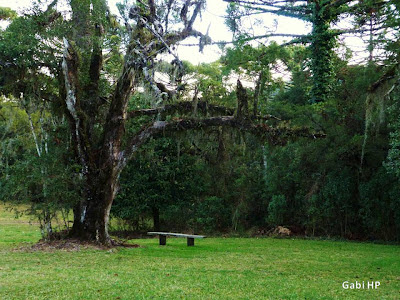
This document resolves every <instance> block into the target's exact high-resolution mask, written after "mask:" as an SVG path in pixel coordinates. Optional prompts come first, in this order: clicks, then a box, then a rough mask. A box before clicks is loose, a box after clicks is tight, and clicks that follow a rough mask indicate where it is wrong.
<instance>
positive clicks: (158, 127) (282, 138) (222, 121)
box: [123, 116, 325, 161]
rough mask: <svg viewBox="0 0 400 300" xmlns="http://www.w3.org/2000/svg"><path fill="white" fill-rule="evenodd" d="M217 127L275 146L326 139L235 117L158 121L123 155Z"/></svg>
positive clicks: (140, 134)
mask: <svg viewBox="0 0 400 300" xmlns="http://www.w3.org/2000/svg"><path fill="white" fill-rule="evenodd" d="M216 126H223V127H231V128H236V129H238V130H241V131H246V132H249V133H252V134H254V135H255V136H258V137H259V138H261V139H267V140H269V141H270V142H271V143H272V144H275V145H278V144H285V143H286V142H287V141H288V140H289V139H290V138H294V137H308V138H314V139H315V138H322V137H325V134H323V133H311V132H310V130H309V129H308V128H299V129H289V128H276V127H271V126H268V125H266V124H254V123H253V122H251V121H249V120H246V119H237V118H235V117H234V116H222V117H212V118H207V119H179V120H175V121H157V122H154V123H153V124H151V125H149V126H147V127H145V128H143V129H142V130H141V131H139V132H138V133H137V134H136V135H135V136H134V137H133V138H132V139H131V141H130V143H129V144H128V148H127V150H126V151H125V152H124V153H123V155H124V157H125V158H126V159H129V158H130V157H131V156H132V155H133V154H134V153H135V152H136V151H137V150H138V149H139V147H140V146H141V145H143V144H144V143H146V142H147V141H148V140H149V139H150V138H153V137H157V136H159V135H162V134H164V133H166V132H182V131H187V130H201V129H205V128H208V127H216ZM125 161H126V160H125Z"/></svg>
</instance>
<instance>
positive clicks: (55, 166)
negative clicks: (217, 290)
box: [0, 0, 400, 243]
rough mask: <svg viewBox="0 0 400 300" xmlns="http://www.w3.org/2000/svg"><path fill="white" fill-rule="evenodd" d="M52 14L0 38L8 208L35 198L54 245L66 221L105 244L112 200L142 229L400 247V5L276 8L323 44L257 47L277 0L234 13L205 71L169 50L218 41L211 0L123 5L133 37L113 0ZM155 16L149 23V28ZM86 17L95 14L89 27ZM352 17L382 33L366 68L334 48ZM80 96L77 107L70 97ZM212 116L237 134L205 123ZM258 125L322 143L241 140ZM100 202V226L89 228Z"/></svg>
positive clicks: (370, 48) (3, 191)
mask: <svg viewBox="0 0 400 300" xmlns="http://www.w3.org/2000/svg"><path fill="white" fill-rule="evenodd" d="M56 2H57V1H53V2H52V3H51V4H50V6H49V8H48V9H47V10H46V11H44V12H43V11H41V10H40V9H39V6H35V7H34V9H33V13H32V14H30V15H29V14H26V15H24V16H21V17H16V16H15V14H13V13H12V11H9V10H7V9H1V10H0V18H1V19H6V18H11V19H12V18H14V21H13V22H12V23H11V24H10V25H9V27H8V28H7V29H5V30H2V31H0V50H1V51H0V92H1V94H2V95H3V96H2V97H3V98H1V99H2V100H1V103H0V105H1V107H0V130H1V131H0V146H1V148H0V161H1V164H0V196H1V199H2V200H4V201H7V202H9V203H25V204H29V210H30V212H31V213H33V214H34V215H36V216H37V217H38V218H39V220H40V221H41V227H42V231H43V234H44V235H46V234H47V235H51V233H52V231H53V229H52V221H53V220H54V219H56V218H57V216H59V215H60V213H61V214H62V215H67V213H68V212H69V211H74V212H75V219H74V220H75V222H74V225H77V224H78V225H79V223H82V224H81V226H80V227H79V231H80V233H82V232H84V231H85V230H86V231H91V236H90V238H91V239H93V238H96V239H97V237H96V235H97V233H96V232H99V230H100V229H99V228H100V227H98V226H99V224H100V223H101V222H102V224H101V226H102V227H101V228H102V230H103V231H104V232H103V233H104V234H103V235H104V239H103V240H102V242H104V243H106V242H108V241H109V240H108V238H109V236H108V231H107V226H108V214H109V209H110V207H111V205H112V204H113V202H114V204H113V206H112V210H111V213H112V216H113V217H116V218H118V219H121V220H123V221H124V222H126V224H128V225H130V226H131V228H132V229H135V230H142V229H150V228H154V229H156V230H185V231H193V232H200V231H202V232H245V231H247V230H252V231H254V230H257V229H270V228H274V227H276V226H278V225H283V226H287V227H289V228H290V229H291V230H292V231H293V232H296V233H300V234H305V235H313V236H314V235H317V236H341V237H345V238H351V239H385V240H399V239H400V200H399V199H400V192H399V191H400V189H399V188H400V171H399V168H400V107H399V100H400V99H399V86H398V85H399V47H398V46H399V39H398V38H399V36H398V35H399V34H398V32H399V30H398V29H399V24H400V22H399V17H398V11H399V7H398V4H397V2H394V1H393V2H392V1H379V5H378V4H377V3H375V1H364V2H362V3H361V4H359V5H355V4H353V3H351V2H352V1H335V2H334V5H333V4H332V5H331V4H330V3H331V2H329V1H312V2H310V3H307V4H304V5H303V4H299V3H300V2H303V1H282V3H283V4H282V5H283V7H284V9H282V10H281V12H282V13H284V15H285V14H286V15H288V14H292V15H291V16H292V17H296V18H300V19H304V20H305V21H308V22H311V24H312V32H311V33H310V34H309V35H308V36H304V37H302V38H299V39H297V41H296V40H293V41H292V42H291V43H287V44H285V45H284V46H282V45H278V44H277V43H275V42H265V43H260V44H259V45H258V46H255V44H254V43H252V42H251V40H252V39H253V38H257V37H252V36H251V35H250V34H249V33H248V32H246V30H245V29H244V28H243V26H242V24H241V23H240V20H241V17H243V15H244V14H245V12H246V13H247V14H251V13H254V12H257V11H261V12H263V11H264V12H270V10H271V9H272V10H273V8H274V5H272V4H271V5H272V6H271V7H269V6H270V5H269V4H266V2H265V1H252V2H248V1H227V2H231V3H230V4H229V7H228V14H229V18H228V19H227V24H228V25H229V27H230V29H231V30H232V32H233V33H234V36H235V41H234V43H233V46H232V47H227V48H225V49H224V55H223V56H222V57H221V58H220V59H219V60H218V61H216V62H214V63H211V64H200V65H198V66H193V65H192V64H190V63H189V62H179V61H178V60H177V59H176V58H174V60H173V61H172V62H166V61H158V60H157V59H156V57H157V56H156V54H157V53H158V52H160V53H161V52H168V51H170V48H169V46H172V45H173V44H174V43H175V42H176V41H177V40H183V39H184V38H185V37H187V36H185V34H188V35H190V34H192V35H194V36H196V37H199V38H200V40H201V41H200V43H205V44H207V43H208V42H210V41H209V40H208V37H207V36H206V35H202V34H201V33H199V32H197V31H196V30H194V29H193V28H192V25H193V24H191V23H190V22H191V21H188V17H187V14H188V11H189V12H190V13H192V15H193V16H194V17H196V16H197V13H198V11H200V10H201V9H202V7H203V6H204V3H203V2H202V1H194V2H192V1H176V2H175V1H168V2H165V1H164V2H163V1H156V2H154V1H144V2H146V3H147V4H146V3H145V4H144V3H143V1H137V3H136V4H137V6H134V8H135V9H136V10H135V9H129V7H127V6H124V5H120V10H121V14H124V13H125V17H123V21H125V23H126V24H125V25H126V26H122V25H119V24H118V23H117V20H116V19H115V16H111V15H110V13H109V12H108V10H107V9H106V7H105V6H104V5H105V4H104V3H105V2H104V1H100V0H96V1H95V0H91V1H89V0H88V1H84V5H83V6H82V7H80V6H79V5H77V3H78V2H77V1H72V0H71V1H70V2H71V3H70V4H71V9H72V11H73V12H74V17H73V18H72V20H68V19H63V18H62V17H61V14H58V13H57V12H56V11H55V10H53V6H54V4H55V3H56ZM92 2H93V3H94V7H95V9H94V10H91V8H90V7H91V6H90V3H92ZM286 2H288V3H286ZM289 2H293V3H289ZM271 3H272V2H271ZM285 3H286V4H285ZM172 4H174V5H172ZM284 4H285V5H286V6H285V5H284ZM52 5H53V6H52ZM155 5H159V7H158V8H159V9H158V10H157V11H156V10H155ZM185 6H187V7H186V8H185ZM188 6H193V7H191V9H189V8H188ZM268 7H269V8H268ZM152 8H154V9H152ZM166 8H168V9H170V10H174V12H173V14H172V13H171V15H172V17H171V16H170V15H169V10H166ZM241 8H242V9H243V8H244V11H243V10H241ZM146 9H149V12H148V13H149V16H151V15H152V16H153V17H152V18H151V17H149V19H148V20H147V19H146V20H144V19H143V18H141V17H140V16H142V15H145V13H146ZM185 9H186V10H185ZM83 11H87V12H90V18H89V17H87V19H80V18H79V16H80V15H79V14H80V13H82V12H83ZM196 11H197V12H196ZM178 12H180V16H178ZM393 12H397V14H396V13H393ZM158 14H160V15H161V16H164V17H165V20H164V22H165V29H167V28H168V22H169V21H168V20H169V19H168V18H169V17H170V18H171V22H172V20H174V22H175V23H174V24H173V25H174V26H175V25H176V24H179V23H180V22H182V23H183V24H184V28H185V30H186V29H187V30H189V29H190V30H191V31H190V32H191V33H190V34H189V33H187V31H185V30H183V31H182V32H180V33H179V34H178V33H177V32H175V31H171V33H168V34H167V33H166V32H163V31H162V30H161V29H162V26H161V25H160V26H161V27H154V26H155V25H156V23H155V21H157V17H158ZM278 14H279V13H278ZM293 14H295V15H293ZM343 15H346V16H348V17H349V18H352V20H353V21H354V23H355V24H356V27H355V28H354V29H352V30H353V32H357V33H360V34H366V36H367V37H369V40H368V41H369V42H368V45H367V49H366V50H367V52H368V54H369V56H368V58H367V60H366V61H365V62H363V63H359V64H357V65H354V64H352V63H351V62H350V58H351V53H350V52H351V51H350V50H348V52H347V54H346V55H342V54H337V53H340V51H339V50H338V49H339V48H338V47H339V43H338V39H337V37H338V36H340V34H342V33H344V31H343V32H342V31H339V30H336V29H333V25H335V23H336V22H338V21H339V19H340V17H341V16H343ZM129 18H131V19H134V22H133V21H132V22H131V25H129V24H128V23H129V22H130V21H129ZM135 18H136V19H135ZM147 21H149V22H153V23H146V22H147ZM79 22H81V23H82V24H83V25H82V26H87V28H86V27H85V28H86V29H85V28H83V27H79V26H77V25H79V24H80V23H79ZM92 25H95V26H94V27H93V26H92ZM170 25H171V24H170ZM151 26H153V27H151ZM171 26H172V25H171ZM92 27H93V28H92ZM82 28H83V29H82ZM154 28H156V29H154ZM160 28H161V29H160ZM383 29H384V30H383ZM85 30H86V31H85ZM157 30H158V31H157ZM350 31H351V30H348V32H350ZM375 33H377V34H379V37H380V38H379V39H378V38H372V37H373V35H374V34H375ZM62 37H67V38H68V39H69V40H71V41H72V42H71V43H70V44H68V43H65V41H64V45H63V44H62V43H61V38H62ZM172 37H173V38H172ZM258 38H259V37H258ZM264 38H265V36H264ZM168 39H171V41H170V40H168ZM174 39H176V40H174ZM163 43H170V44H167V46H165V45H164V44H163ZM205 44H202V45H201V47H203V46H205ZM63 47H65V49H63ZM138 49H139V50H140V51H139V50H138ZM167 50H168V51H167ZM63 51H64V52H63ZM126 51H128V54H126V57H125V59H124V58H123V57H122V56H121V53H124V52H126ZM171 51H172V50H171ZM89 54H90V55H89ZM103 56H104V57H103ZM160 60H161V59H160ZM61 62H63V63H62V64H61ZM61 66H62V67H63V68H67V67H68V68H70V69H64V70H62V68H61ZM123 70H124V71H123ZM63 71H64V72H63ZM156 72H157V73H158V74H163V75H164V77H168V78H169V79H168V80H166V81H168V82H164V83H163V82H161V81H162V80H160V79H159V78H157V76H155V74H156ZM150 73H151V74H150ZM282 73H283V74H282ZM71 74H72V75H73V76H72V75H71ZM161 77H162V76H161ZM238 78H239V79H240V80H239V81H238V82H237V81H236V80H237V79H238ZM157 80H158V81H157ZM76 83H79V84H77V85H76V86H73V85H74V84H76ZM242 83H244V85H245V86H247V87H246V88H243V86H242ZM71 86H73V88H71ZM171 87H172V88H173V87H175V88H176V89H175V90H173V89H171ZM68 88H70V89H69V90H68ZM74 91H77V92H76V96H77V97H78V98H75V100H73V97H72V98H68V97H70V96H71V95H72V94H73V93H74ZM65 99H67V100H65ZM71 99H72V100H71ZM76 99H78V100H79V101H77V100H76ZM74 101H75V102H74ZM187 104H188V105H187ZM185 105H186V106H185ZM170 108H184V109H185V111H179V109H176V110H172V109H171V110H168V109H170ZM68 110H69V111H68ZM182 110H183V109H182ZM153 112H155V113H153ZM221 114H223V115H224V116H228V117H229V118H230V119H229V118H225V119H223V118H221ZM127 115H129V120H128V118H127ZM216 115H218V117H219V118H220V119H219V120H222V121H224V120H225V121H226V120H228V121H229V120H234V121H235V122H236V123H235V124H236V125H237V124H239V128H240V129H241V130H238V129H237V128H231V127H229V126H225V123H223V122H222V121H221V122H222V123H218V124H219V125H217V126H216V125H211V126H208V125H207V123H206V121H215V118H216V117H215V116H216ZM185 122H186V123H185ZM196 122H198V123H196ZM149 124H150V125H149ZM193 124H198V125H197V126H194V125H193ZM212 124H215V123H212ZM230 124H231V123H230ZM249 124H251V125H254V124H256V125H255V126H257V127H256V128H261V129H263V130H265V131H267V132H268V130H271V132H272V130H273V132H274V134H275V135H277V136H279V135H282V136H285V135H284V132H287V131H288V128H289V129H290V130H292V131H293V132H300V131H302V130H303V131H304V132H311V133H313V134H315V135H314V136H313V134H310V135H308V136H307V137H304V136H300V135H296V134H293V135H292V136H291V138H287V137H285V138H282V139H266V138H265V137H264V138H260V137H259V136H255V135H252V134H250V133H249V132H246V129H247V128H249ZM206 125H207V126H206ZM162 126H164V127H162ZM185 126H186V127H185ZM236 127H238V126H236ZM171 128H172V129H173V130H170V129H171ZM164 129H167V130H164ZM189 129H196V130H189ZM296 130H297V131H296ZM321 133H322V134H321ZM131 141H132V142H131ZM135 143H136V144H135ZM139 146H140V147H139ZM108 147H109V148H108ZM107 149H108V150H107ZM127 153H129V155H127ZM131 156H132V157H131ZM130 158H132V159H131V160H130V161H129V162H128V160H129V159H130ZM125 165H126V167H125ZM119 185H120V190H119V189H118V186H119ZM118 191H119V193H118ZM114 197H116V198H115V201H114ZM105 200H106V201H105ZM96 201H97V202H96ZM89 208H90V209H92V210H93V211H92V212H91V213H90V214H89V213H88V214H87V215H89V216H90V217H91V218H92V219H91V220H86V221H85V222H84V221H80V220H81V217H82V220H84V219H85V217H86V216H85V213H86V209H89ZM98 208H100V209H101V210H102V211H100V212H99V211H98V210H99V209H98ZM99 220H100V221H99ZM65 223H66V227H68V223H67V220H65ZM93 234H94V235H95V236H93Z"/></svg>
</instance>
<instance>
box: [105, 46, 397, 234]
mask: <svg viewBox="0 0 400 300" xmlns="http://www.w3.org/2000/svg"><path fill="white" fill-rule="evenodd" d="M249 49H250V48H249ZM242 50H243V49H242ZM297 51H302V49H301V48H299V49H297ZM267 52H268V51H266V52H264V53H267ZM242 53H243V52H242ZM336 66H337V84H336V86H335V93H333V95H335V96H334V97H332V98H331V99H330V100H329V101H327V102H326V103H324V104H323V105H318V106H310V104H309V103H308V100H307V95H306V94H305V93H306V90H307V85H310V84H311V83H310V82H308V80H307V79H305V78H307V75H308V74H307V73H308V72H307V71H301V72H299V73H298V74H294V76H293V77H292V78H293V81H291V82H280V83H279V82H274V83H271V84H270V85H271V86H275V87H274V88H273V89H271V90H270V91H265V92H264V94H263V95H262V96H261V97H260V103H263V104H262V105H260V109H261V110H265V111H268V112H270V113H272V114H273V115H274V116H276V117H278V118H280V119H282V120H288V121H287V122H290V123H291V124H292V126H301V125H304V124H308V125H310V126H314V128H317V129H320V130H323V131H324V132H325V133H326V137H325V138H316V139H310V138H297V139H295V140H292V141H289V142H287V143H286V144H285V145H270V144H269V143H264V142H262V141H260V140H258V139H257V138H255V137H253V136H252V135H249V134H243V133H238V132H237V131H234V130H230V129H222V128H220V129H214V130H208V131H205V132H200V133H192V134H185V135H179V136H176V137H173V138H172V137H164V138H162V139H160V140H155V141H153V142H152V143H149V144H148V145H146V146H145V147H143V149H142V150H141V152H140V153H141V155H140V159H138V160H135V162H134V164H130V165H129V166H128V167H127V169H126V170H125V171H124V173H122V178H121V184H122V190H121V193H120V194H119V196H118V197H117V199H116V202H115V205H114V207H113V210H112V214H113V215H114V216H117V217H120V218H122V219H124V220H126V222H127V224H129V225H131V227H130V228H132V229H142V230H143V229H150V228H152V227H153V226H154V229H157V230H159V229H161V230H172V229H175V230H193V231H195V232H199V231H201V232H204V231H205V232H214V233H216V232H233V231H236V232H239V233H243V232H245V231H248V230H250V231H252V230H253V231H254V230H255V231H257V229H270V228H273V227H275V226H277V225H283V226H287V227H289V228H290V229H292V231H294V232H297V233H299V234H306V235H309V236H337V237H344V238H350V239H384V240H396V239H398V238H399V229H400V209H399V208H400V200H399V199H400V197H399V196H400V195H399V181H398V178H397V177H396V174H395V172H393V169H392V167H391V164H390V163H389V162H390V157H389V158H388V151H389V149H391V140H390V136H393V134H391V132H392V130H391V129H390V128H393V127H390V126H389V124H394V122H395V121H396V116H397V106H396V99H397V98H396V97H397V96H395V97H394V98H393V100H391V101H389V102H390V103H386V104H385V105H387V106H388V108H386V109H385V111H386V112H384V116H382V115H381V116H379V115H376V114H377V112H376V110H379V107H376V105H377V103H372V102H366V99H367V97H368V89H369V87H370V86H371V84H373V83H374V82H376V81H378V80H379V78H380V74H379V69H380V67H379V66H376V65H372V64H371V65H369V66H351V65H347V64H346V63H345V62H339V61H338V63H337V65H336ZM203 67H205V66H203ZM220 68H221V70H222V69H223V67H222V65H220ZM295 80H301V82H299V83H298V82H296V81H295ZM300 84H301V85H300ZM299 86H301V87H302V88H299ZM209 92H210V91H209ZM219 92H220V91H219ZM248 92H249V93H253V94H254V91H251V90H249V91H248ZM210 93H211V92H210ZM253 94H251V96H252V97H254V95H253ZM229 97H230V94H229V93H227V98H229ZM226 101H229V99H228V100H226ZM387 101H388V100H387ZM366 118H370V119H369V120H366ZM312 124H314V125H312ZM366 124H370V125H367V126H368V128H366ZM366 130H367V132H366ZM392 141H393V139H392ZM392 143H393V142H392ZM134 170H135V171H136V170H139V172H137V173H134Z"/></svg>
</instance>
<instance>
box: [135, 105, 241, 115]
mask: <svg viewBox="0 0 400 300" xmlns="http://www.w3.org/2000/svg"><path fill="white" fill-rule="evenodd" d="M197 110H200V111H201V112H203V113H204V114H207V113H209V112H215V113H218V114H220V115H221V114H224V115H233V114H234V112H235V111H234V109H232V108H227V107H223V106H219V105H213V104H209V103H207V102H206V101H199V102H198V103H197ZM191 111H193V102H192V101H182V102H178V103H175V104H168V105H165V106H163V107H159V108H149V109H140V110H134V111H130V112H129V113H128V118H135V117H139V116H154V115H158V114H173V113H176V112H191Z"/></svg>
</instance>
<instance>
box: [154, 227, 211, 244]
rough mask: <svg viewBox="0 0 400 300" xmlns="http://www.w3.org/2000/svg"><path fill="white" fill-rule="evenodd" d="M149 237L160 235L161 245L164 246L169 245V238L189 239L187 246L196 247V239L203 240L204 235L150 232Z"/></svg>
mask: <svg viewBox="0 0 400 300" xmlns="http://www.w3.org/2000/svg"><path fill="white" fill-rule="evenodd" d="M147 234H149V235H158V236H159V238H160V245H162V246H164V245H166V244H167V236H176V237H182V238H187V245H188V246H194V239H203V238H205V236H203V235H193V234H183V233H173V232H153V231H152V232H148V233H147Z"/></svg>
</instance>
